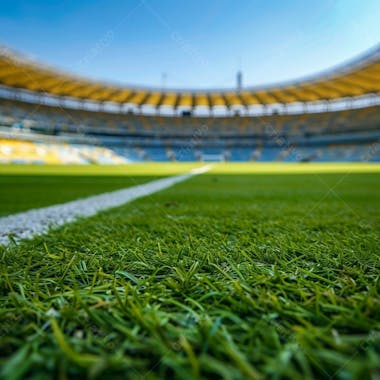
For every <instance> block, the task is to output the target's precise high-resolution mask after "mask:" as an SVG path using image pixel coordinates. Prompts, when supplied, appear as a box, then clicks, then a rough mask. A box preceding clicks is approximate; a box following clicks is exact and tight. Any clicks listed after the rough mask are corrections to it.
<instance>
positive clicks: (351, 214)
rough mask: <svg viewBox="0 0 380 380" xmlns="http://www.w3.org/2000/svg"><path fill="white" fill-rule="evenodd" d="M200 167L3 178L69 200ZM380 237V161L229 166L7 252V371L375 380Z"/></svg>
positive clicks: (2, 329) (0, 313) (3, 256)
mask: <svg viewBox="0 0 380 380" xmlns="http://www.w3.org/2000/svg"><path fill="white" fill-rule="evenodd" d="M198 166H199V165H198ZM189 168H190V166H189V167H187V166H186V167H185V166H183V167H182V166H181V165H176V166H175V167H174V166H171V165H159V166H157V165H132V166H131V167H130V168H128V167H119V168H114V169H110V171H105V168H104V167H100V168H98V169H96V167H95V168H94V167H89V168H86V167H80V169H72V168H65V169H64V170H66V171H67V173H66V174H65V175H67V176H68V178H70V181H66V182H65V181H62V178H60V177H59V176H57V170H56V169H55V171H54V170H52V169H51V168H49V167H46V168H45V167H44V168H37V169H36V170H37V171H38V173H37V172H36V173H34V174H35V175H34V176H30V174H31V173H30V172H28V169H27V168H24V167H16V168H14V167H3V168H2V169H0V170H3V174H2V176H1V178H2V179H1V181H2V183H6V182H7V178H13V179H14V180H15V181H16V179H17V181H21V183H26V185H24V189H23V190H24V192H26V193H28V187H29V186H31V188H33V187H34V186H36V187H35V188H37V187H38V186H40V185H39V184H40V182H39V178H40V177H41V176H42V177H44V178H46V179H45V181H46V182H45V185H46V186H45V185H44V186H43V187H42V188H40V189H41V190H39V191H40V192H42V193H49V195H48V196H49V197H52V198H49V199H50V200H49V201H48V200H46V202H50V201H51V202H53V203H54V202H55V200H56V199H57V198H54V196H53V195H52V194H50V193H51V192H53V191H51V190H49V189H51V188H50V186H49V184H46V183H48V182H49V181H52V182H53V183H56V184H57V185H56V187H55V188H59V183H60V184H61V186H65V188H66V189H67V190H65V193H66V192H67V193H71V194H72V195H70V198H71V199H73V198H75V197H77V196H78V194H79V196H84V195H86V194H89V193H91V191H90V190H91V189H90V190H88V193H86V188H87V185H83V186H82V190H78V189H79V188H80V186H79V185H78V183H80V180H83V178H87V179H90V182H91V183H93V182H94V183H95V185H94V189H95V190H94V191H93V192H92V193H96V192H102V191H108V190H109V189H110V188H111V187H112V186H115V187H116V188H119V187H123V186H128V185H131V184H133V183H134V181H137V182H138V181H147V180H150V179H152V178H153V177H154V178H156V177H157V176H165V175H171V174H175V173H178V172H181V171H184V170H188V169H189ZM106 169H107V168H106ZM49 170H52V171H51V172H49ZM73 170H74V171H75V170H78V172H76V173H73ZM112 170H114V172H113V173H112ZM81 171H82V172H81ZM119 171H120V172H119ZM79 172H81V173H79ZM79 174H80V175H79ZM12 176H13V177H12ZM25 176H26V177H25ZM25 178H27V179H28V181H27V182H22V181H23V179H25ZM33 178H34V179H33ZM105 179H107V181H109V182H107V181H105ZM17 181H16V182H13V185H12V186H13V188H15V189H16V188H17ZM55 181H58V182H55ZM59 181H61V182H59ZM78 181H79V182H78ZM102 181H103V182H102ZM104 181H105V182H104ZM102 189H105V190H102ZM2 191H3V193H2V196H3V194H4V193H6V192H4V190H2ZM36 192H38V191H36ZM9 193H10V192H8V193H7V195H6V196H7V197H8V198H7V199H8V200H9V201H8V203H11V204H14V205H17V203H18V201H19V197H20V194H19V193H18V192H17V191H16V190H15V191H12V194H9ZM27 197H28V195H26V198H25V199H28V198H27ZM30 197H31V198H30V199H31V200H30V203H29V205H30V206H32V207H39V206H40V203H38V202H39V201H38V200H37V198H33V197H35V194H34V195H33V194H32V195H30ZM53 198H54V199H53ZM3 204H4V203H3ZM34 205H35V206H34ZM2 207H3V206H2ZM13 210H17V206H15V207H14V208H13ZM11 211H12V207H9V208H8V212H11ZM379 231H380V167H379V166H376V165H347V164H341V165H252V164H250V165H248V164H244V165H236V164H235V165H226V164H220V165H215V166H214V169H213V170H212V171H210V172H208V173H207V174H202V175H200V176H197V177H194V178H192V179H190V180H188V181H186V182H183V183H180V184H177V185H175V186H174V187H172V188H169V189H167V190H164V191H162V192H159V193H156V194H154V195H151V196H149V197H146V198H141V199H139V200H137V201H135V202H133V203H130V204H127V205H125V206H122V207H119V208H116V209H111V210H108V211H106V212H102V213H100V214H98V215H97V216H95V217H91V218H89V219H84V220H79V221H77V222H75V223H73V224H69V225H66V226H64V227H62V228H59V229H57V230H55V231H52V232H50V233H49V234H48V235H45V236H41V237H38V238H36V239H35V240H33V241H25V242H23V243H20V244H18V245H16V244H12V245H11V246H9V247H7V248H0V273H1V276H0V289H1V293H0V294H1V295H0V321H1V324H0V334H1V340H0V355H1V359H0V365H1V367H2V369H1V375H0V376H2V377H3V378H10V379H17V378H25V377H28V378H38V379H40V378H52V377H54V378H62V379H65V378H83V377H86V376H87V377H90V378H133V379H140V378H146V379H155V378H180V379H194V378H204V379H206V378H207V379H209V378H212V379H219V378H226V379H247V378H250V379H259V378H273V379H279V378H287V379H305V378H318V379H323V378H325V379H334V378H337V379H359V378H360V379H367V378H368V379H369V378H373V379H376V378H377V377H379V376H380V295H379V293H380V276H379V273H380V270H379V269H380V262H379V246H380V235H379Z"/></svg>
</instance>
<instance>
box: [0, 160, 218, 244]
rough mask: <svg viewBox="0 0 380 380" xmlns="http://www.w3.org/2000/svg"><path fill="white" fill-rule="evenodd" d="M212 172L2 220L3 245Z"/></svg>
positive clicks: (203, 169)
mask: <svg viewBox="0 0 380 380" xmlns="http://www.w3.org/2000/svg"><path fill="white" fill-rule="evenodd" d="M210 168H211V165H206V166H203V167H201V168H198V169H193V170H192V171H190V172H189V173H186V174H181V175H176V176H173V177H168V178H163V179H159V180H156V181H152V182H148V183H146V184H142V185H138V186H133V187H128V188H126V189H122V190H116V191H112V192H109V193H103V194H100V195H94V196H92V197H88V198H84V199H78V200H75V201H71V202H67V203H62V204H58V205H53V206H48V207H43V208H39V209H33V210H28V211H25V212H21V213H17V214H13V215H9V216H5V217H2V218H0V245H1V244H3V245H8V244H9V243H10V239H9V236H12V238H13V239H15V240H16V241H17V240H20V239H32V238H33V237H34V236H36V235H41V234H44V233H47V232H48V231H49V229H50V228H54V227H57V226H61V225H63V224H66V223H70V222H73V221H74V220H75V219H77V218H79V217H88V216H92V215H95V214H96V213H98V212H99V211H102V210H106V209H108V208H112V207H117V206H121V205H123V204H125V203H128V202H131V201H133V200H135V199H137V198H141V197H145V196H147V195H150V194H153V193H155V192H157V191H160V190H163V189H166V188H168V187H170V186H173V185H175V184H176V183H179V182H182V181H185V180H187V179H188V178H190V177H193V176H195V175H198V174H201V173H205V172H206V171H208V170H210Z"/></svg>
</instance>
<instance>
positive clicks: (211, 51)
mask: <svg viewBox="0 0 380 380" xmlns="http://www.w3.org/2000/svg"><path fill="white" fill-rule="evenodd" d="M379 8H380V7H379V1H378V0H318V1H313V0H177V1H175V0H145V1H144V0H124V1H114V0H92V1H90V0H88V1H78V0H77V1H75V0H65V1H54V0H51V1H48V0H46V1H39V0H33V1H31V0H29V1H19V0H0V24H1V28H0V43H1V44H4V45H6V46H8V47H11V48H14V49H16V50H18V51H20V52H23V53H27V54H28V55H29V56H31V57H33V58H35V59H37V60H39V61H41V62H45V63H47V64H50V65H53V66H56V67H59V68H61V69H65V70H68V71H72V72H74V73H77V74H80V75H85V76H89V77H92V78H96V79H102V80H109V81H114V82H122V83H127V84H134V85H139V84H140V85H147V86H149V85H152V86H161V84H162V73H166V80H165V83H166V87H168V88H169V87H175V88H210V87H217V88H225V87H233V86H235V75H236V71H237V70H238V69H239V68H241V69H242V71H243V84H244V85H259V84H267V83H273V82H278V81H284V80H289V79H295V78H297V77H300V76H304V75H308V74H313V73H315V72H318V71H320V70H323V69H326V68H328V67H330V66H333V65H336V64H339V63H340V62H343V61H345V60H347V59H349V58H352V57H354V56H355V55H357V54H359V53H361V52H363V51H365V50H366V49H368V48H370V47H372V46H374V45H375V44H377V43H378V42H379V40H380V38H379V37H380V22H379V20H380V9H379Z"/></svg>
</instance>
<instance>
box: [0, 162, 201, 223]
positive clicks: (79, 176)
mask: <svg viewBox="0 0 380 380" xmlns="http://www.w3.org/2000/svg"><path fill="white" fill-rule="evenodd" d="M197 166H200V165H199V164H198V165H197V164H177V165H175V164H174V165H167V164H148V165H141V164H133V165H120V166H97V165H72V166H70V165H67V166H62V165H45V166H36V165H0V217H1V216H5V215H9V214H13V213H16V212H20V211H25V210H29V209H31V208H39V207H44V206H49V205H52V204H57V203H63V202H68V201H70V200H73V199H78V198H83V197H87V196H90V195H95V194H100V193H104V192H108V191H113V190H117V189H121V188H124V187H129V186H135V185H138V184H141V183H144V182H148V181H151V180H154V179H157V178H159V177H162V176H167V175H173V174H178V173H182V172H183V171H186V170H190V169H191V168H193V167H197Z"/></svg>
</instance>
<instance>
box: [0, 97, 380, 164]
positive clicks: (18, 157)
mask: <svg viewBox="0 0 380 380" xmlns="http://www.w3.org/2000/svg"><path fill="white" fill-rule="evenodd" d="M0 136H1V137H2V139H3V140H1V142H0V147H1V148H0V161H1V162H41V163H42V162H46V163H103V164H105V163H106V164H118V163H125V162H133V161H259V162H260V161H264V162H265V161H285V162H309V161H379V158H380V152H379V151H378V149H373V147H374V146H376V144H377V141H378V140H379V139H380V106H369V107H365V108H360V109H351V110H344V111H334V112H320V113H303V114H292V115H291V114H288V115H286V114H285V115H278V114H274V115H270V116H269V115H266V116H235V117H179V116H176V117H173V116H159V115H156V116H147V115H137V114H133V113H126V114H120V113H111V112H96V111H84V110H77V109H67V108H60V107H53V106H47V105H36V104H31V103H27V102H20V101H14V100H4V99H3V100H0ZM5 139H8V142H6V140H5ZM15 139H18V140H22V141H24V142H23V143H21V142H19V144H16V143H15V141H14V140H15ZM27 146H28V147H29V148H26V147H27ZM30 147H34V148H33V149H31V148H30ZM10 152H11V153H10Z"/></svg>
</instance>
